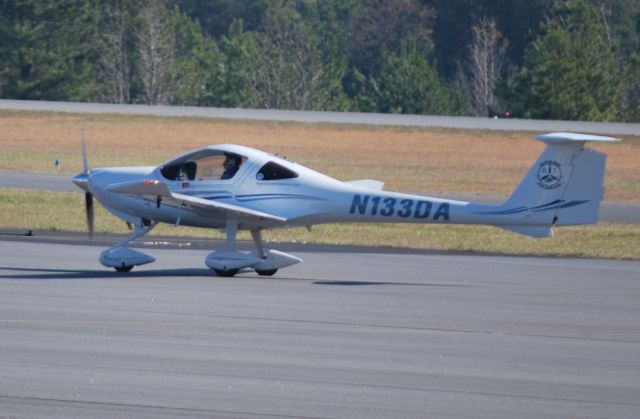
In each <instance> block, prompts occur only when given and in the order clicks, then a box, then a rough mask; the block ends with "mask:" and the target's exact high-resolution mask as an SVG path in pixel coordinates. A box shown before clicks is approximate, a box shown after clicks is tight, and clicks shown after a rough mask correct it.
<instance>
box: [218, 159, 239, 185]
mask: <svg viewBox="0 0 640 419" xmlns="http://www.w3.org/2000/svg"><path fill="white" fill-rule="evenodd" d="M225 156H226V158H225V159H224V163H223V164H222V166H223V167H224V172H223V173H222V176H220V179H221V180H224V179H231V178H232V177H233V176H234V175H235V174H236V172H237V171H238V169H239V168H240V164H241V163H242V158H241V157H240V156H238V155H236V154H232V153H225Z"/></svg>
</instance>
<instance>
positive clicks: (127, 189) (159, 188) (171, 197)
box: [108, 180, 287, 224]
mask: <svg viewBox="0 0 640 419" xmlns="http://www.w3.org/2000/svg"><path fill="white" fill-rule="evenodd" d="M108 190H109V191H110V192H115V193H121V194H128V195H142V196H146V197H149V198H151V199H156V200H157V199H160V198H161V201H160V202H164V203H167V202H170V203H173V204H174V205H175V206H177V207H178V208H188V209H191V210H193V211H196V212H199V213H204V214H210V215H211V216H213V217H224V218H239V219H241V220H242V219H245V220H251V221H265V220H269V221H275V222H277V223H282V224H285V223H286V222H287V219H286V218H282V217H279V216H277V215H273V214H267V213H265V212H261V211H255V210H252V209H249V208H245V207H241V206H239V205H233V204H226V203H224V202H219V201H212V200H208V199H202V198H198V197H195V196H191V195H185V194H180V193H175V192H171V190H170V189H169V186H168V185H167V184H166V183H164V182H158V181H153V180H145V181H142V182H140V181H135V182H125V183H119V184H116V185H112V186H110V187H109V188H108Z"/></svg>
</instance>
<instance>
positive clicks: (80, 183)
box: [73, 173, 89, 192]
mask: <svg viewBox="0 0 640 419" xmlns="http://www.w3.org/2000/svg"><path fill="white" fill-rule="evenodd" d="M73 183H75V185H76V186H77V187H78V188H80V189H84V190H85V191H87V192H89V175H88V174H87V173H79V174H77V175H75V176H74V178H73Z"/></svg>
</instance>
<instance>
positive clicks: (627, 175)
mask: <svg viewBox="0 0 640 419" xmlns="http://www.w3.org/2000/svg"><path fill="white" fill-rule="evenodd" d="M81 129H84V131H85V136H86V138H87V143H88V150H89V158H90V163H91V165H92V166H93V167H99V166H112V165H118V166H123V165H156V164H159V163H161V162H162V161H164V160H166V159H169V158H171V157H172V156H174V155H176V154H178V153H181V152H184V151H188V150H190V149H193V148H196V147H201V146H205V145H209V144H217V143H236V144H243V145H248V146H251V147H256V148H259V149H262V150H265V151H270V152H277V153H278V154H280V155H285V156H287V157H288V158H290V159H293V160H296V161H298V162H300V163H301V164H304V165H306V166H309V167H311V168H314V169H316V170H319V171H321V172H325V173H327V174H329V175H330V176H333V177H336V178H338V179H343V180H348V179H357V178H374V179H380V180H384V181H386V182H387V184H386V189H395V190H401V191H407V192H418V193H469V194H478V195H508V194H509V193H510V192H511V191H512V190H513V189H514V188H515V187H516V185H517V183H518V182H519V180H520V179H521V178H522V176H523V175H524V173H525V172H526V170H527V168H528V167H529V166H530V165H531V164H532V163H533V161H534V160H535V158H536V156H537V155H538V154H539V153H540V152H541V150H542V148H543V146H542V144H540V143H539V142H537V141H533V139H532V136H533V135H534V134H533V133H528V132H495V131H493V132H490V131H472V130H451V129H401V128H372V127H359V126H337V125H312V124H292V123H271V122H238V121H220V120H206V119H189V118H160V117H136V116H112V115H75V114H55V113H32V112H0V150H2V153H1V154H0V169H4V170H15V171H24V172H30V171H31V172H47V171H52V170H53V161H54V160H55V159H56V158H60V159H61V160H62V162H63V170H64V171H66V172H70V173H73V172H78V171H80V170H81V157H80V145H79V138H80V131H81ZM595 148H596V149H598V150H600V151H603V152H605V153H607V154H608V156H609V163H608V166H607V175H606V185H605V186H606V188H607V196H606V199H608V200H614V201H630V202H640V137H631V136H630V137H625V141H624V142H622V143H617V144H605V145H597V146H595Z"/></svg>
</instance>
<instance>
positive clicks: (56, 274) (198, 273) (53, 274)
mask: <svg viewBox="0 0 640 419" xmlns="http://www.w3.org/2000/svg"><path fill="white" fill-rule="evenodd" d="M0 271H15V272H19V273H17V274H2V275H0V280H3V279H34V280H35V279H46V280H65V279H128V278H171V277H177V278H180V277H190V278H195V277H204V278H218V276H217V275H216V274H215V273H214V272H213V271H212V270H210V269H198V268H187V269H154V270H140V271H131V272H124V273H123V272H116V271H110V270H102V269H100V270H97V269H93V270H76V269H46V268H14V267H10V266H0ZM250 272H251V273H252V272H253V271H247V272H241V273H240V274H239V276H237V277H236V278H235V279H237V280H240V279H243V278H259V279H260V280H263V281H264V280H269V279H278V280H298V281H309V280H312V279H311V278H291V277H278V276H274V277H260V276H254V274H251V276H249V277H247V276H243V275H242V274H243V273H250ZM224 279H230V278H224ZM312 284H313V285H324V286H327V285H328V286H365V285H367V286H372V285H387V286H389V285H392V286H420V287H471V286H472V285H469V284H434V283H424V282H422V283H420V282H386V281H367V280H317V281H314V282H312Z"/></svg>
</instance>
